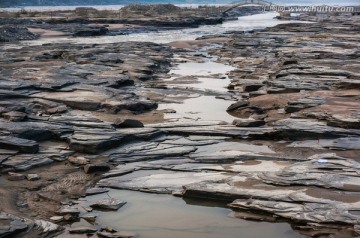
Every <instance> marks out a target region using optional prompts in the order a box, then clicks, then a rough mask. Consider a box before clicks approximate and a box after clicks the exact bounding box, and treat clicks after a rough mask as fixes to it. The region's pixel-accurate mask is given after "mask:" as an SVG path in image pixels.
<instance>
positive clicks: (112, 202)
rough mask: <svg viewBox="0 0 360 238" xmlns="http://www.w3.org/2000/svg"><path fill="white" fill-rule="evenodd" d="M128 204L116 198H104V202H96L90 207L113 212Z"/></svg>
mask: <svg viewBox="0 0 360 238" xmlns="http://www.w3.org/2000/svg"><path fill="white" fill-rule="evenodd" d="M125 204H126V202H124V201H120V200H117V199H115V198H104V199H102V200H99V201H96V202H94V203H92V204H91V205H90V207H92V208H95V209H104V210H113V211H116V210H118V209H119V208H120V207H122V206H124V205H125Z"/></svg>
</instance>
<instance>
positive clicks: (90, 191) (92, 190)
mask: <svg viewBox="0 0 360 238" xmlns="http://www.w3.org/2000/svg"><path fill="white" fill-rule="evenodd" d="M107 192H109V189H107V188H88V189H86V195H95V194H101V193H107Z"/></svg>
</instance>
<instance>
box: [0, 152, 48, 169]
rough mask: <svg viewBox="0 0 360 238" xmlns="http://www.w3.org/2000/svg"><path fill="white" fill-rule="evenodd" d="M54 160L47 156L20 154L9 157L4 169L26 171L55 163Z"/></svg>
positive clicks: (4, 163)
mask: <svg viewBox="0 0 360 238" xmlns="http://www.w3.org/2000/svg"><path fill="white" fill-rule="evenodd" d="M53 162H54V160H52V159H50V158H49V157H48V156H46V155H39V154H34V155H32V154H19V155H15V156H11V157H9V158H8V159H7V160H6V161H5V162H3V163H2V165H3V166H4V167H9V168H13V169H14V170H16V171H25V170H29V169H31V168H35V167H40V166H44V165H48V164H51V163H53Z"/></svg>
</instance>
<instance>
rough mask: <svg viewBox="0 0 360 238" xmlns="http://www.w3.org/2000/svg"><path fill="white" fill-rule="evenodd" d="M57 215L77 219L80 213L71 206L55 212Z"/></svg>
mask: <svg viewBox="0 0 360 238" xmlns="http://www.w3.org/2000/svg"><path fill="white" fill-rule="evenodd" d="M55 213H56V214H58V215H61V216H65V215H72V216H76V217H78V216H79V215H80V211H79V209H78V208H76V207H71V206H63V207H62V208H60V209H59V210H57V211H56V212H55Z"/></svg>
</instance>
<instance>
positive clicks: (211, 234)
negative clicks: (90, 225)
mask: <svg viewBox="0 0 360 238" xmlns="http://www.w3.org/2000/svg"><path fill="white" fill-rule="evenodd" d="M108 195H109V196H111V197H113V198H116V199H119V200H124V201H127V204H125V206H123V207H122V208H120V210H119V211H118V212H102V211H94V212H93V213H94V214H96V215H98V218H97V222H98V223H99V224H101V226H103V227H105V226H109V227H112V228H114V229H116V230H118V231H130V232H135V233H136V234H137V235H138V237H140V238H169V237H179V238H180V237H187V238H204V237H206V238H239V237H242V238H264V237H276V238H302V237H305V236H302V235H300V234H298V233H297V232H295V231H293V230H292V228H291V226H290V225H289V224H287V223H275V224H274V223H267V222H253V221H246V220H242V219H237V218H232V217H230V216H229V214H230V213H231V210H230V209H228V208H225V204H219V203H215V202H212V201H204V200H197V199H186V200H183V199H179V198H176V197H173V196H168V195H159V194H148V193H141V194H140V193H139V192H133V191H125V190H111V191H110V192H109V193H108ZM108 195H106V194H100V195H94V196H89V197H86V200H87V201H89V202H91V201H95V200H98V199H102V198H107V197H108Z"/></svg>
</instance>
